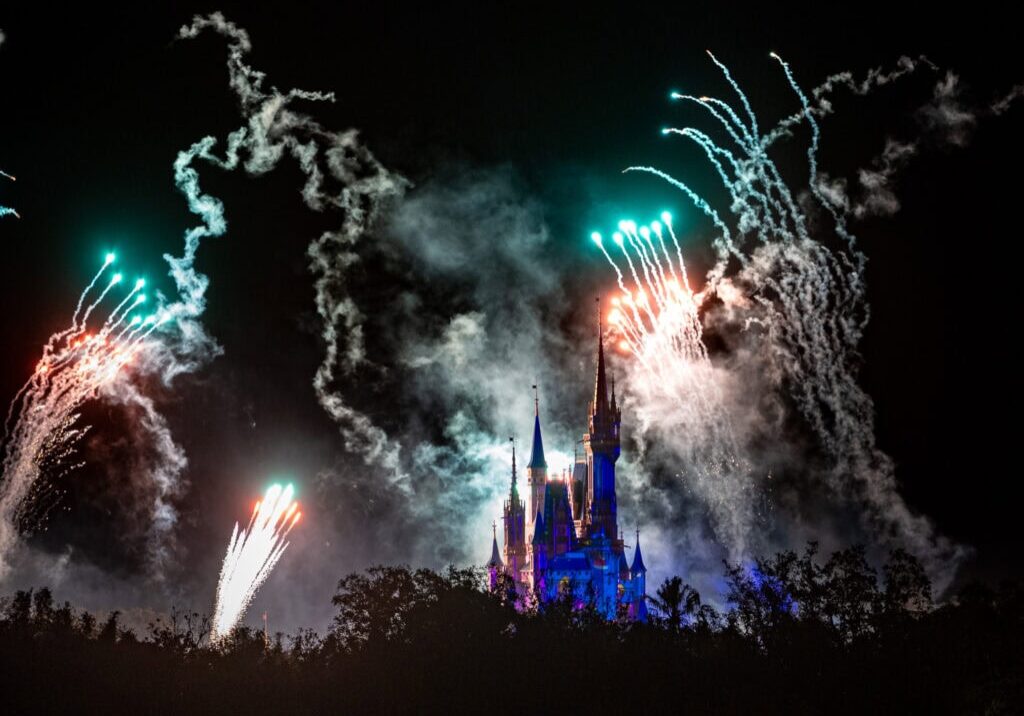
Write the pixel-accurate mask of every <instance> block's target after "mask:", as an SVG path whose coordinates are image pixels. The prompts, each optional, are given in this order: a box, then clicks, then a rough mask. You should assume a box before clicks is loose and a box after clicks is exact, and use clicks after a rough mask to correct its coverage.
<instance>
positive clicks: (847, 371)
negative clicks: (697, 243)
mask: <svg viewBox="0 0 1024 716" xmlns="http://www.w3.org/2000/svg"><path fill="white" fill-rule="evenodd" d="M709 54H710V53H709ZM772 57H773V58H774V59H775V60H777V61H778V62H779V63H780V65H781V67H782V69H783V72H784V75H785V78H786V80H787V82H788V84H789V86H790V88H791V89H792V90H793V91H794V93H795V94H796V95H797V98H798V100H799V101H800V105H801V111H800V112H799V113H798V114H797V115H793V116H791V117H787V118H785V119H783V120H782V122H781V123H780V124H778V125H777V126H776V127H774V128H773V129H770V130H768V132H767V133H766V134H764V135H760V134H759V132H758V128H757V118H756V115H755V113H754V111H753V109H752V107H751V105H750V103H749V101H748V100H747V98H746V95H745V94H744V93H743V91H742V89H741V88H740V86H739V85H738V84H737V83H736V82H735V80H734V79H733V78H732V77H731V75H730V74H729V73H728V70H727V69H726V68H725V66H724V65H722V64H721V63H720V62H718V60H717V59H715V58H714V57H713V56H712V60H713V61H714V62H715V64H716V65H717V66H718V67H719V68H720V69H721V70H722V71H723V74H724V75H725V78H726V81H727V82H728V84H729V85H730V87H731V88H732V90H733V91H734V92H735V93H736V95H737V96H738V98H739V100H740V103H741V105H742V106H743V109H744V113H745V114H746V117H747V119H746V120H744V119H742V118H741V117H740V116H739V115H738V113H736V112H735V111H733V110H732V109H731V108H730V107H729V105H728V104H726V103H725V102H724V101H722V100H718V99H712V98H707V97H693V96H690V95H680V94H675V95H673V96H674V97H675V98H678V99H685V100H687V101H692V102H696V103H697V104H698V105H700V106H702V107H703V108H704V109H706V110H707V111H708V112H709V113H710V114H711V115H712V116H713V117H714V118H715V119H717V120H718V121H719V123H720V124H721V125H723V127H724V128H725V130H726V133H727V134H728V136H729V137H730V138H731V140H732V141H733V143H734V144H735V145H736V147H737V148H738V152H737V151H733V150H730V149H725V148H722V147H719V146H718V145H717V144H715V143H714V142H713V141H712V140H711V139H710V138H709V137H708V136H707V135H706V134H704V133H702V132H699V131H697V130H693V129H690V128H685V129H668V130H663V133H665V134H669V135H678V136H683V137H686V138H688V139H690V140H691V141H694V142H695V143H696V144H697V145H698V146H699V147H700V148H701V149H702V150H703V151H704V152H705V154H706V155H707V156H708V158H709V160H710V161H711V162H712V164H713V165H714V168H715V170H716V171H717V172H718V174H719V176H720V177H721V178H722V181H723V185H724V186H725V188H726V190H727V191H728V192H729V197H730V211H731V213H732V214H733V216H734V217H735V230H730V227H729V226H728V225H726V223H725V222H724V221H723V220H722V219H721V217H720V216H719V215H718V214H717V213H716V212H715V210H714V209H713V208H711V207H710V205H709V204H708V203H707V202H706V201H705V200H704V199H702V198H701V197H699V196H698V195H696V193H695V192H693V191H692V190H691V189H689V187H687V186H686V185H685V184H684V183H683V182H681V181H679V180H677V179H675V178H674V177H672V176H670V175H668V174H666V173H664V172H662V171H660V170H658V169H655V168H653V167H631V168H629V169H628V170H627V171H640V172H647V173H650V174H654V175H655V176H658V177H660V178H662V179H665V180H667V181H668V182H670V183H671V184H673V185H674V186H676V187H678V188H680V189H682V190H683V191H684V192H685V193H686V194H687V195H688V196H689V198H690V199H691V200H692V201H693V202H694V204H695V205H696V206H697V207H698V208H699V209H700V210H701V211H703V212H704V213H705V214H707V215H708V216H709V217H710V218H711V219H712V221H713V223H714V224H715V226H716V227H717V228H718V229H719V231H720V232H721V235H720V236H718V237H717V238H716V239H715V242H714V244H715V246H716V248H717V250H718V261H717V263H716V265H715V266H714V267H713V268H712V269H711V270H710V271H709V273H708V276H707V285H706V287H705V289H704V292H703V294H704V295H706V296H711V295H715V293H716V292H717V291H718V290H719V289H720V288H722V287H723V286H724V283H723V282H725V281H728V282H729V286H730V288H741V289H742V290H743V291H744V293H745V296H744V297H743V303H744V305H745V306H746V308H745V309H744V310H745V311H746V326H747V327H748V328H750V327H752V326H757V327H760V329H761V330H762V331H763V333H764V335H763V340H765V342H766V344H767V346H768V351H769V358H768V360H769V363H770V365H769V366H768V367H769V372H771V369H772V367H773V366H777V367H778V370H779V371H780V373H781V374H780V375H779V376H778V377H777V379H776V380H777V382H778V383H779V384H781V385H783V386H784V387H786V388H787V389H788V390H789V391H790V393H791V395H792V397H793V398H794V400H795V402H796V405H797V407H798V409H799V410H800V412H801V414H802V415H803V417H804V418H805V419H806V420H807V421H808V423H809V424H810V426H811V427H812V429H813V430H814V432H815V434H816V435H817V437H818V439H819V441H820V443H821V444H822V445H823V447H824V448H825V450H826V451H827V453H828V454H829V455H830V457H831V460H832V465H831V470H829V471H828V475H827V483H828V487H829V489H830V490H831V492H832V493H833V494H835V495H837V496H840V497H841V498H844V499H848V500H852V501H853V502H854V503H855V504H856V505H857V506H858V507H859V508H860V509H861V518H862V523H863V525H864V526H865V528H866V529H867V530H868V532H869V533H870V534H871V535H872V536H873V537H874V538H876V539H878V541H879V542H881V543H883V544H899V545H902V546H905V547H908V548H909V549H911V550H912V551H913V552H914V553H915V554H917V555H918V556H919V557H920V558H921V559H922V560H923V561H924V563H925V565H926V567H927V568H928V570H929V572H930V573H931V574H932V575H933V577H935V578H936V579H937V580H938V586H939V587H940V589H941V588H942V587H943V586H944V585H946V584H948V582H949V580H950V579H951V576H952V569H953V568H955V564H956V562H957V561H958V560H959V558H960V557H961V556H962V555H963V550H962V549H961V548H960V547H958V546H957V545H954V544H952V543H951V542H950V541H949V540H947V539H946V538H944V537H942V536H941V535H938V534H937V533H936V532H935V530H934V527H933V526H932V524H931V522H930V521H929V520H927V519H926V518H924V517H922V516H919V515H915V514H913V513H912V512H911V511H910V509H909V508H908V507H907V505H906V503H905V502H904V501H903V499H902V498H901V497H900V495H899V493H898V491H897V489H896V481H895V477H894V470H893V465H892V462H891V460H890V459H889V458H888V456H886V455H885V454H884V453H882V451H881V450H879V449H878V447H877V445H876V443H875V436H874V417H873V412H874V406H873V403H872V401H871V398H870V397H869V396H868V395H867V394H866V393H865V392H864V391H863V390H862V389H861V388H860V386H859V385H858V383H857V378H856V373H855V369H854V365H855V362H856V357H857V347H858V344H859V341H860V338H861V336H862V334H863V330H864V327H865V325H866V323H867V320H868V316H869V307H868V305H867V301H866V296H865V284H864V266H865V256H864V255H863V254H862V253H861V252H860V251H859V250H858V249H857V247H856V241H855V237H854V236H853V234H852V233H851V232H850V230H849V228H848V226H847V223H846V215H845V209H846V207H845V206H843V205H841V204H838V203H837V202H834V201H832V200H830V197H829V195H828V194H827V192H824V191H822V187H821V185H820V183H819V180H818V177H817V174H818V165H817V151H818V147H819V143H820V137H821V133H820V128H819V125H818V122H817V117H820V116H823V115H825V114H828V113H829V112H831V105H830V104H828V102H827V99H826V97H827V94H828V93H829V92H831V91H832V89H833V88H834V87H836V86H839V85H845V86H848V87H850V88H851V89H852V90H853V91H854V92H856V93H858V94H864V93H867V92H869V91H870V90H871V89H873V88H874V87H877V86H880V85H883V84H886V83H888V82H890V81H893V80H894V79H896V78H898V77H900V76H902V75H903V74H906V73H908V72H911V71H913V69H914V68H915V67H916V66H917V64H918V63H915V62H913V61H911V60H909V59H907V58H903V59H902V60H901V62H900V66H899V68H898V69H897V70H896V71H894V72H892V73H889V74H882V73H880V72H877V71H875V72H873V73H872V74H870V75H869V77H868V78H867V79H866V80H864V82H863V83H861V84H856V83H854V82H853V80H852V76H851V75H849V73H842V74H839V75H835V76H833V77H830V78H829V79H828V80H827V81H826V83H825V84H824V85H822V86H821V87H819V88H818V89H817V90H815V91H814V93H813V95H814V97H815V98H816V100H817V102H818V104H817V105H816V106H815V105H812V104H811V101H810V100H809V99H808V97H807V96H806V95H805V94H804V93H803V91H802V90H801V89H800V87H799V85H798V84H797V82H796V79H795V77H794V75H793V73H792V71H791V70H790V68H789V66H788V65H787V64H786V63H785V62H784V61H783V60H782V59H781V58H779V57H778V56H777V55H775V54H774V53H773V55H772ZM922 61H923V60H922ZM801 122H805V123H807V125H808V126H809V127H810V130H811V142H810V146H809V147H808V151H807V162H808V172H809V177H810V180H809V184H810V186H809V191H810V195H811V197H812V198H813V199H814V200H815V201H816V202H817V203H818V205H819V206H820V207H822V208H823V209H824V210H825V211H826V212H827V213H828V215H829V216H830V217H831V218H832V220H833V221H832V226H833V230H834V233H835V235H836V236H838V237H839V238H840V239H841V240H842V241H841V244H840V245H839V247H838V248H835V249H833V248H830V247H829V246H828V245H827V244H826V242H825V241H824V240H818V239H816V238H815V237H812V236H811V233H810V231H809V229H808V220H807V216H806V214H805V212H804V211H803V210H802V209H801V208H799V206H798V204H797V202H796V201H795V199H794V196H793V192H792V191H791V190H790V188H789V186H788V185H787V184H786V182H785V181H784V180H783V179H782V177H781V174H780V172H779V170H778V168H777V167H776V165H775V163H774V162H773V161H772V160H771V159H770V158H769V157H768V154H767V149H768V148H769V147H770V146H771V145H772V143H773V142H774V141H775V140H777V139H778V138H780V137H782V136H788V135H789V134H790V129H791V128H792V127H794V126H795V125H796V124H798V123H801ZM718 157H726V158H727V160H728V161H726V162H725V163H724V164H723V163H722V162H719V161H718V159H717V158H718ZM622 228H624V229H626V231H624V232H623V233H626V234H633V233H634V230H633V226H632V225H631V224H626V225H624V226H623V227H622ZM652 228H653V227H652ZM620 230H621V229H620ZM631 238H632V237H631ZM616 243H617V244H619V246H623V247H624V245H625V242H622V241H620V240H617V241H616ZM628 243H629V246H630V247H631V248H632V249H634V250H635V248H636V247H635V244H636V241H635V240H632V241H630V242H628ZM602 249H603V247H602ZM623 251H624V252H625V248H624V249H623ZM605 256H606V257H608V259H609V261H613V259H612V257H611V256H610V255H609V254H608V252H607V251H605ZM626 258H627V260H628V258H629V257H628V254H627V257H626ZM732 260H735V262H736V265H738V269H737V270H736V271H735V276H734V277H733V278H731V279H727V278H726V272H727V270H728V268H729V264H730V261H732ZM613 263H614V261H613ZM679 267H680V269H682V268H683V267H682V261H681V256H680V261H679ZM681 274H682V275H685V271H681ZM616 276H617V277H618V279H619V285H620V288H622V289H623V290H624V291H625V292H626V298H631V296H630V293H631V292H630V290H629V289H628V288H627V287H626V286H624V285H623V281H622V273H621V271H620V270H619V268H618V267H616ZM633 276H634V279H636V281H637V287H636V288H637V289H639V288H640V286H641V282H640V281H639V279H637V276H636V274H635V273H634V274H633ZM645 281H646V282H647V284H648V289H649V290H648V291H647V293H648V294H650V295H655V296H661V295H664V287H659V288H658V289H657V291H652V290H650V289H651V288H653V287H652V286H650V285H649V282H650V279H649V278H648V277H646V276H645ZM635 293H636V289H634V294H635ZM640 295H641V296H643V295H645V294H644V293H643V292H642V289H640ZM678 296H679V298H678V299H677V300H673V301H670V302H668V303H667V304H664V305H661V304H659V305H658V313H657V320H655V321H653V322H651V323H649V324H648V323H645V322H644V321H641V320H638V315H639V314H637V313H636V312H622V313H621V314H620V315H621V318H620V321H621V323H623V324H625V328H626V330H625V331H624V334H625V335H626V336H627V344H628V347H629V349H630V351H631V352H632V353H633V354H634V355H635V356H637V358H638V360H637V361H636V365H637V366H639V367H640V368H641V370H639V371H637V375H636V376H634V380H633V381H632V384H633V385H634V387H635V388H639V389H640V391H641V392H642V393H643V394H644V395H645V396H646V397H648V398H649V399H651V400H652V401H653V403H652V404H651V405H649V406H647V410H648V412H651V413H652V414H653V413H655V412H656V408H655V407H652V406H658V405H662V404H664V405H666V406H676V408H675V409H676V410H678V406H679V402H680V400H681V399H682V400H683V403H691V402H692V403H693V407H691V406H688V407H687V409H688V410H691V411H695V412H694V413H693V415H692V418H693V420H695V421H696V423H697V424H700V423H701V422H702V421H703V422H708V421H710V422H712V423H714V422H715V421H718V420H719V417H718V414H717V413H716V412H715V411H714V410H712V412H711V413H710V415H709V414H706V413H704V412H703V411H704V409H705V407H706V406H709V405H710V406H714V396H711V397H710V398H709V397H708V396H707V395H706V393H705V392H704V391H703V390H702V388H701V386H698V385H692V381H691V376H693V375H695V371H694V366H701V367H702V368H701V370H706V367H707V366H709V365H710V364H709V363H707V358H706V351H705V350H704V345H703V342H702V337H701V331H700V319H699V317H698V312H697V301H695V300H694V296H693V295H692V294H691V293H689V292H688V291H680V292H679V294H678ZM677 346H679V347H682V350H680V348H678V347H677ZM674 373H678V374H679V375H678V376H674V375H673V374H674ZM696 374H698V375H699V372H698V373H696ZM691 391H692V392H691ZM641 410H643V408H641ZM663 412H664V413H665V414H667V415H671V414H672V413H673V411H672V410H669V409H668V408H667V407H666V408H665V410H664V411H663ZM684 412H685V411H684ZM641 417H642V416H641ZM658 417H659V419H663V418H664V416H663V415H659V416H658ZM642 422H643V417H642ZM647 425H648V426H651V425H655V423H653V422H652V420H651V419H650V416H648V420H647ZM707 432H708V433H709V434H710V435H712V436H714V435H715V434H716V430H714V429H711V430H709V431H707ZM734 446H735V443H729V450H728V452H729V453H730V454H731V453H732V449H733V448H734ZM684 457H692V455H690V456H684ZM733 491H734V490H733V489H732V488H731V487H726V488H725V489H724V490H723V492H725V493H726V494H728V493H731V492H733ZM708 496H710V497H711V498H712V499H710V500H709V502H711V503H712V504H711V505H710V506H711V507H712V512H714V511H715V508H714V505H715V504H718V505H725V504H726V500H723V499H721V496H720V495H718V494H717V491H716V489H712V490H711V494H710V495H706V497H708ZM738 509H740V510H741V511H742V512H744V513H746V514H741V515H739V516H738V517H737V520H738V521H739V522H740V523H743V522H744V521H745V520H746V519H748V518H749V517H750V514H749V512H750V511H749V508H748V507H747V506H746V503H741V505H740V507H739V508H738ZM740 531H741V532H742V530H740Z"/></svg>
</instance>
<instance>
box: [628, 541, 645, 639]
mask: <svg viewBox="0 0 1024 716" xmlns="http://www.w3.org/2000/svg"><path fill="white" fill-rule="evenodd" d="M629 578H630V580H631V581H632V583H633V602H632V604H630V617H632V618H633V619H634V620H636V621H639V622H646V621H647V567H645V566H644V556H643V554H641V553H640V528H639V527H637V529H636V551H635V552H634V553H633V564H632V566H631V567H630V568H629Z"/></svg>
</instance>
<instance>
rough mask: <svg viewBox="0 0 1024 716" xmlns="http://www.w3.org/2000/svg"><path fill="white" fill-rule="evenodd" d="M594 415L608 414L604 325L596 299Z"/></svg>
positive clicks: (599, 305)
mask: <svg viewBox="0 0 1024 716" xmlns="http://www.w3.org/2000/svg"><path fill="white" fill-rule="evenodd" d="M593 410H594V415H604V414H606V413H607V412H608V380H607V377H606V376H605V367H604V323H603V322H602V320H601V299H600V298H598V299H597V379H596V380H595V381H594V408H593Z"/></svg>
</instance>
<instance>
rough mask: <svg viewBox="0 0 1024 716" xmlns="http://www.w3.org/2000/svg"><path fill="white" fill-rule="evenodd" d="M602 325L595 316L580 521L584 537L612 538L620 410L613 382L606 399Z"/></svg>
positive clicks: (615, 526)
mask: <svg viewBox="0 0 1024 716" xmlns="http://www.w3.org/2000/svg"><path fill="white" fill-rule="evenodd" d="M602 329H603V326H602V325H601V322H600V320H598V333H597V375H596V377H595V381H594V399H593V401H592V402H591V404H590V419H589V430H588V431H587V433H586V434H585V435H584V436H583V445H584V447H585V449H586V454H587V497H586V504H585V505H584V514H583V523H584V527H585V533H586V536H587V537H593V536H597V535H598V534H601V533H602V532H603V534H604V535H605V536H606V537H608V539H611V540H615V539H617V538H618V535H619V526H618V515H617V513H618V506H617V504H616V500H615V461H616V460H618V459H619V452H620V445H619V423H620V421H621V418H622V412H621V411H620V410H619V408H618V405H616V401H615V388H614V383H613V386H612V396H611V402H610V403H609V400H608V379H607V374H606V370H605V363H604V337H603V335H602Z"/></svg>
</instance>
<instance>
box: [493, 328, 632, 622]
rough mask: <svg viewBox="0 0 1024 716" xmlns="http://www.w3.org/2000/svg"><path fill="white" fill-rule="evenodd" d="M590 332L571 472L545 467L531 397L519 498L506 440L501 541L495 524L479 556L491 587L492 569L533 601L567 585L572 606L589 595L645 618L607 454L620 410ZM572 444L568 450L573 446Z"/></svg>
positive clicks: (600, 348)
mask: <svg viewBox="0 0 1024 716" xmlns="http://www.w3.org/2000/svg"><path fill="white" fill-rule="evenodd" d="M600 335H601V334H600V331H599V332H598V336H599V337H598V343H597V377H596V380H595V385H594V399H593V401H592V402H591V403H590V410H589V411H588V418H589V421H588V430H587V432H586V433H584V434H583V440H582V443H583V446H584V450H583V454H582V455H580V454H579V453H578V452H577V455H576V459H575V462H574V465H573V467H572V470H571V472H570V471H566V472H563V473H562V474H561V475H560V476H559V475H554V474H549V473H548V464H547V462H545V460H544V440H543V438H542V437H541V430H540V402H539V400H537V399H535V400H534V407H535V414H534V419H533V445H532V446H531V449H530V462H529V464H528V465H527V466H526V485H527V490H528V494H527V498H526V499H527V502H526V504H524V503H523V500H522V499H520V497H519V489H518V486H517V484H516V482H517V479H518V475H517V474H516V454H515V445H514V444H513V447H512V485H511V487H510V488H509V494H508V500H507V501H506V502H505V505H504V518H503V523H504V532H505V537H504V546H503V547H502V549H501V550H499V549H498V535H497V526H495V530H494V537H493V542H492V546H491V559H490V561H489V562H488V563H487V569H488V573H489V575H490V581H491V588H492V589H493V588H494V587H495V585H496V584H497V581H498V576H499V575H500V574H502V573H503V574H506V575H508V576H509V577H511V578H512V579H513V580H514V583H515V586H516V591H517V593H518V594H521V595H524V594H535V595H536V596H537V598H538V599H539V600H540V601H546V600H549V599H553V598H555V597H557V596H558V595H559V594H560V593H562V594H564V593H565V590H566V589H568V588H570V585H572V587H571V588H572V589H573V592H574V595H573V597H574V600H575V603H576V604H577V605H578V606H582V605H583V604H586V603H588V601H589V600H594V603H595V604H596V605H597V607H598V609H599V610H600V611H601V612H602V613H604V614H605V616H607V617H608V618H609V619H612V618H615V617H616V616H617V615H620V614H623V613H624V614H625V615H626V616H628V617H629V618H631V619H635V620H638V621H646V620H647V606H646V603H645V601H646V600H645V596H646V594H647V591H646V584H645V582H646V574H647V568H646V567H645V566H644V560H643V556H642V555H641V554H640V534H639V531H638V532H637V542H636V548H635V550H634V552H633V561H632V564H629V563H627V561H626V555H625V545H624V543H623V539H622V534H621V533H620V532H619V526H618V518H617V514H616V513H617V507H616V501H615V461H616V460H618V458H619V452H620V445H619V423H620V420H621V417H622V412H621V411H620V410H619V408H618V406H617V405H616V402H615V382H614V379H613V380H612V384H611V398H610V399H609V395H608V392H609V391H608V382H607V378H606V372H605V361H604V345H603V342H602V340H601V338H600ZM574 452H575V451H574Z"/></svg>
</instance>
